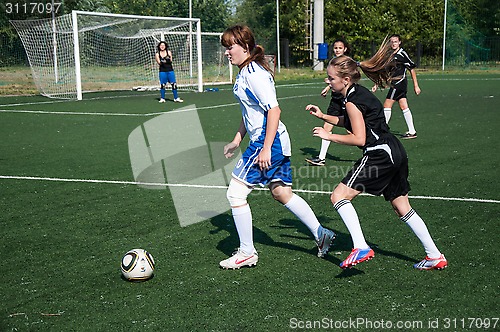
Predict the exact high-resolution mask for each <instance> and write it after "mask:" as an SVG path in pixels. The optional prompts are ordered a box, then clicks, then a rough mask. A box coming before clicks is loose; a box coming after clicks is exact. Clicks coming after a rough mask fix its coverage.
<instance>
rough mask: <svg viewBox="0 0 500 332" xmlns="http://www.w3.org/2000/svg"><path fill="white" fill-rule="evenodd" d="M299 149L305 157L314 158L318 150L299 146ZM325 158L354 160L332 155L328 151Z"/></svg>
mask: <svg viewBox="0 0 500 332" xmlns="http://www.w3.org/2000/svg"><path fill="white" fill-rule="evenodd" d="M300 151H302V154H303V155H304V156H305V157H306V158H315V157H317V156H318V155H319V151H318V150H316V149H313V148H308V147H306V148H300ZM326 160H332V161H345V162H352V163H353V162H355V161H356V160H351V159H342V158H339V157H337V156H333V155H331V154H329V153H327V154H326Z"/></svg>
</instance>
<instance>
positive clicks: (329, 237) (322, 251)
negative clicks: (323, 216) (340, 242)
mask: <svg viewBox="0 0 500 332" xmlns="http://www.w3.org/2000/svg"><path fill="white" fill-rule="evenodd" d="M322 229H323V230H322V231H321V235H320V237H319V239H318V240H317V241H316V244H317V245H318V257H320V258H321V257H325V255H326V254H327V253H328V250H329V249H330V247H331V246H332V244H333V241H334V240H335V233H334V232H333V231H331V230H329V229H327V228H322Z"/></svg>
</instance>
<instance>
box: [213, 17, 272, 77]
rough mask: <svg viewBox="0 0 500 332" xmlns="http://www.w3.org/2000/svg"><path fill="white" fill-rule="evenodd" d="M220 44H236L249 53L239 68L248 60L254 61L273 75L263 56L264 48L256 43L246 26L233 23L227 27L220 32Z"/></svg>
mask: <svg viewBox="0 0 500 332" xmlns="http://www.w3.org/2000/svg"><path fill="white" fill-rule="evenodd" d="M221 44H222V46H224V47H230V46H231V45H234V44H238V45H240V46H241V47H243V48H244V49H245V50H247V52H249V53H250V56H249V57H248V58H247V59H246V60H245V61H244V62H243V63H242V64H241V65H240V66H239V67H240V68H243V67H244V66H246V65H248V64H249V63H250V62H252V61H255V62H257V63H258V64H259V65H261V66H262V67H264V69H265V70H267V71H268V72H269V73H271V75H273V72H272V70H271V68H270V67H269V64H268V63H267V61H266V59H265V57H264V55H265V53H264V48H263V47H262V46H260V45H256V43H255V37H254V34H253V32H252V30H250V28H249V27H248V26H246V25H234V26H232V27H229V28H227V29H226V30H225V31H224V32H223V34H222V37H221Z"/></svg>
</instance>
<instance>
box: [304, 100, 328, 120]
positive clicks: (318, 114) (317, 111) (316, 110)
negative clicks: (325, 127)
mask: <svg viewBox="0 0 500 332" xmlns="http://www.w3.org/2000/svg"><path fill="white" fill-rule="evenodd" d="M306 111H309V114H312V115H314V116H315V117H317V118H318V119H321V120H323V115H324V114H323V112H321V109H320V108H319V107H318V106H316V105H311V104H309V105H307V106H306Z"/></svg>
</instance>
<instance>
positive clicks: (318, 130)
mask: <svg viewBox="0 0 500 332" xmlns="http://www.w3.org/2000/svg"><path fill="white" fill-rule="evenodd" d="M329 135H330V134H329V133H328V132H327V131H326V130H325V129H324V128H323V127H314V128H313V136H316V137H321V138H322V139H325V140H328V136H329Z"/></svg>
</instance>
